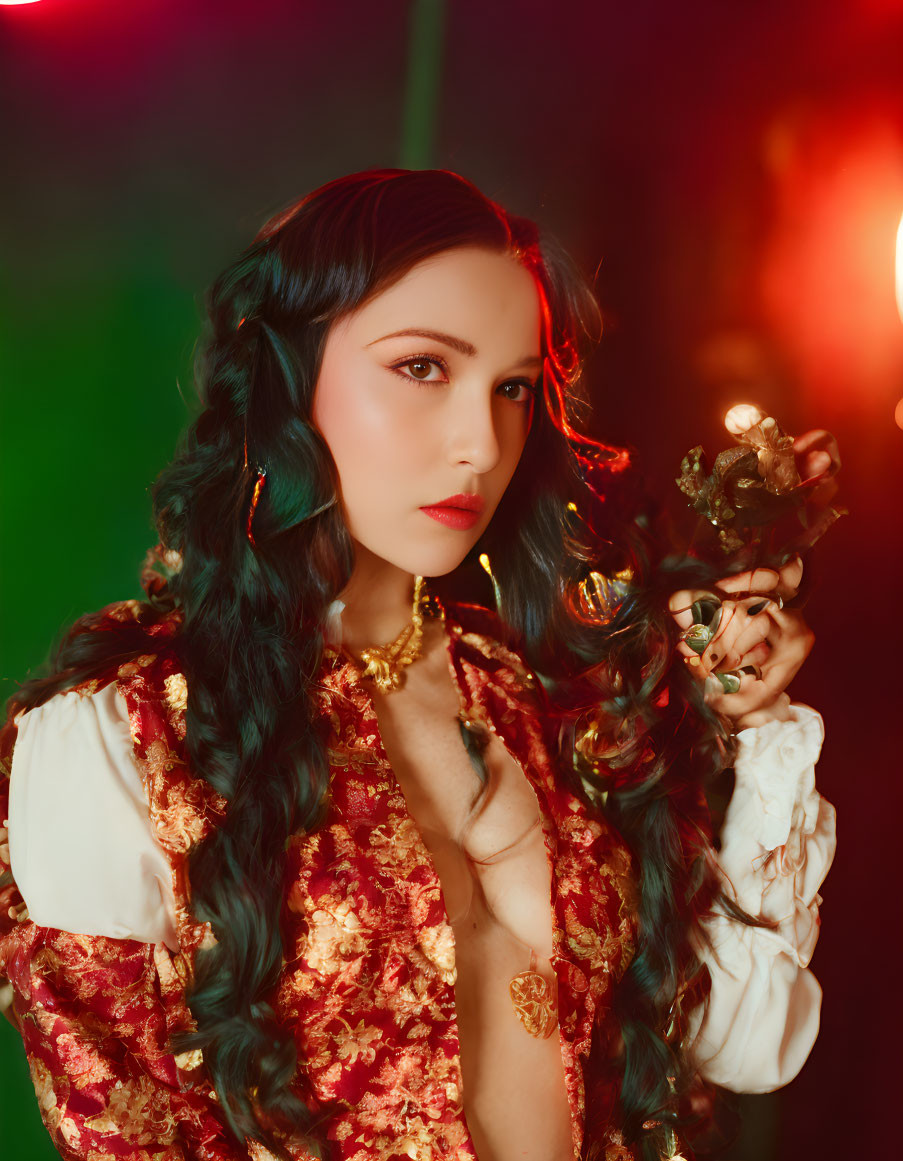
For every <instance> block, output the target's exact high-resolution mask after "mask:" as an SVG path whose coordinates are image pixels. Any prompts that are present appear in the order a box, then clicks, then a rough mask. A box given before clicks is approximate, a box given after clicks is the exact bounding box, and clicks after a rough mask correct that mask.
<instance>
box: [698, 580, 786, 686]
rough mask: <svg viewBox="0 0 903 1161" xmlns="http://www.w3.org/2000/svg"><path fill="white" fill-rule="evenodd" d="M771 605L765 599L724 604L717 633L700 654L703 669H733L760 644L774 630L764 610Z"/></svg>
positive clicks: (754, 598)
mask: <svg viewBox="0 0 903 1161" xmlns="http://www.w3.org/2000/svg"><path fill="white" fill-rule="evenodd" d="M771 604H773V601H772V599H771V598H769V597H765V598H762V597H759V596H758V595H757V596H754V597H747V598H745V599H744V600H742V601H725V602H724V604H723V605H722V607H721V621H720V623H719V626H718V630H717V632H716V633H715V634H714V636H713V637H712V640H711V641H710V642H709V643H708V645H707V647H706V648H705V650H704V651H703V653H702V660H703V663H704V665H705V668H706V669H707V670H708V671H709V672H711V671H712V670H714V669H716V668H724V669H734V668H735V667H736V666H737V664H738V663H739V661H740V658H741V657H742V656H743V655H744V653H746V652H748V651H749V650H750V649H753V648H754V647H755V646H756V645H757V644H759V642H760V641H763V640H764V639H765V638H766V637H767V636H768V634H769V632H770V631H771V630H772V629H773V628H774V624H773V622H772V621H771V620H770V619H769V618H768V617H767V616H766V615H765V610H766V609H767V608H768V607H769V606H770V605H771Z"/></svg>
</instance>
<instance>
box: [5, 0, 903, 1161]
mask: <svg viewBox="0 0 903 1161" xmlns="http://www.w3.org/2000/svg"><path fill="white" fill-rule="evenodd" d="M0 100H2V127H3V128H2V145H0V156H2V166H3V180H2V187H0V238H2V242H0V246H2V252H0V260H2V268H0V376H2V403H3V410H2V424H3V426H2V433H3V443H2V447H3V452H2V456H0V473H2V485H3V492H2V496H3V501H2V528H0V544H2V553H3V559H2V574H0V582H2V633H3V640H2V660H0V691H2V696H3V698H6V697H7V696H8V695H9V694H10V693H11V692H12V691H13V690H14V688H15V685H16V681H17V680H21V679H22V678H24V677H25V676H26V675H27V673H28V670H29V667H31V666H35V665H36V664H38V663H39V662H40V661H41V660H42V659H43V657H44V656H45V654H46V652H47V649H48V646H49V644H50V642H51V640H52V639H53V638H54V637H55V636H56V635H57V634H58V632H59V631H60V630H61V629H62V628H63V627H64V626H65V625H67V624H68V623H69V622H71V621H72V620H73V619H74V618H75V617H77V616H78V615H80V614H82V613H84V612H86V611H87V610H89V609H95V608H98V607H99V606H101V605H104V604H107V603H109V602H111V601H113V600H119V599H122V598H125V597H129V596H139V595H140V590H139V587H138V580H137V577H138V569H139V565H140V562H141V560H142V558H143V555H144V551H145V549H146V548H147V547H148V545H150V544H151V543H153V539H154V537H153V533H152V529H151V524H150V518H149V514H150V505H149V496H148V487H149V484H150V483H151V481H152V480H153V478H154V476H155V474H156V473H157V471H158V470H159V469H160V468H161V467H162V465H163V464H164V463H165V462H166V460H167V459H168V458H169V456H170V455H171V452H172V449H173V445H174V442H175V439H176V436H177V433H178V431H179V429H180V427H181V426H182V425H183V423H184V421H185V418H186V414H187V411H186V407H187V406H188V404H189V403H190V401H191V399H192V387H191V371H190V367H191V357H192V350H193V346H194V342H195V338H196V335H197V328H198V320H199V310H200V300H201V295H202V292H203V290H204V288H205V286H206V285H207V284H208V283H209V282H210V281H211V279H212V278H213V277H214V276H215V275H216V273H217V272H218V271H219V269H220V268H221V267H222V266H223V265H225V264H226V263H227V262H229V261H230V260H231V259H232V257H233V256H234V255H235V254H236V253H237V252H238V251H239V250H240V249H241V248H243V247H244V246H245V245H246V244H247V243H248V242H249V241H250V239H251V237H252V236H253V234H254V233H255V231H256V229H257V228H258V226H259V225H260V224H261V223H262V221H263V220H264V219H265V218H266V217H267V216H268V215H269V214H270V213H271V212H273V211H274V210H276V209H278V208H279V207H281V206H282V205H284V204H285V203H286V202H287V201H289V200H290V199H292V198H294V197H296V196H298V195H299V194H301V193H303V192H306V191H307V190H309V189H311V188H313V187H314V186H316V185H318V184H320V183H322V182H323V181H326V180H328V179H330V178H332V177H336V176H338V175H339V174H342V173H345V172H350V171H352V170H357V169H362V168H366V167H368V166H374V165H375V166H382V165H397V164H412V165H429V164H432V165H436V166H439V167H443V168H449V169H454V170H456V171H458V172H461V173H463V174H465V175H466V176H468V177H470V178H471V179H473V180H474V181H475V182H476V183H477V184H478V185H479V186H481V188H482V189H483V190H484V191H485V192H487V193H488V194H489V195H490V196H493V197H495V198H497V199H498V200H500V201H502V202H503V203H504V204H506V205H508V206H509V207H510V208H512V209H514V210H516V211H519V212H521V213H525V214H528V215H530V216H532V217H535V218H537V219H539V220H540V222H541V223H542V224H543V225H544V226H545V227H546V228H547V229H548V230H550V231H551V232H553V233H555V234H557V235H558V237H559V238H560V239H561V240H562V241H563V242H564V243H565V245H566V246H568V247H569V248H570V249H571V251H572V252H573V254H574V255H575V257H576V258H577V260H578V261H579V263H580V264H581V266H582V267H583V268H584V270H585V271H586V272H587V274H588V275H590V276H591V277H594V279H595V285H596V289H597V292H598V295H599V298H600V301H601V303H602V306H603V310H604V315H605V323H606V333H605V336H604V340H603V342H602V345H601V347H600V350H599V352H598V355H597V356H596V358H595V360H594V363H593V365H592V383H593V391H594V398H595V406H596V418H595V421H594V425H593V428H594V431H595V433H596V434H598V435H601V436H602V437H603V438H606V439H609V440H611V441H613V442H626V443H629V444H632V445H634V446H636V447H638V448H639V449H640V450H641V455H642V463H643V467H644V470H645V471H646V473H647V475H648V478H649V482H650V487H651V488H653V489H654V490H655V491H656V492H657V493H658V494H660V495H661V496H662V497H663V498H666V497H667V498H669V501H673V500H674V499H675V498H676V499H677V502H678V503H679V496H677V493H676V489H675V487H674V483H673V479H674V476H675V474H676V473H677V469H678V465H679V463H680V459H681V457H682V455H683V453H684V452H685V451H686V450H687V448H689V447H691V446H692V445H694V444H697V443H704V444H705V445H706V446H707V447H708V448H709V449H710V450H711V451H713V452H714V451H717V450H719V449H720V448H721V447H723V446H725V444H726V442H727V441H726V440H725V437H724V436H723V434H722V432H721V429H720V423H721V418H722V417H723V414H724V412H725V411H726V410H727V408H728V407H729V406H730V405H731V404H733V403H736V402H739V401H747V400H749V401H754V402H758V403H760V404H761V405H763V406H764V407H765V408H766V409H768V410H771V411H772V412H773V413H774V414H776V415H777V416H778V417H779V418H780V419H781V420H782V422H783V423H784V425H785V427H787V429H789V430H790V431H792V432H796V433H798V432H801V431H804V430H806V429H808V428H812V427H827V428H829V429H831V430H832V431H833V432H834V433H835V434H836V435H837V437H838V439H839V441H840V447H841V453H842V456H843V460H844V470H843V473H842V490H841V494H840V496H839V498H838V502H839V503H842V504H844V505H845V506H846V507H847V508H848V509H849V512H850V514H849V515H848V516H847V517H845V518H844V519H843V520H841V521H840V523H839V524H838V525H837V526H836V527H835V528H833V529H832V530H831V531H830V533H829V534H828V536H827V537H826V539H825V540H824V542H823V543H822V544H820V545H819V547H818V548H817V549H816V551H815V553H814V555H813V558H812V560H811V562H810V566H809V567H810V568H814V569H815V570H817V576H818V583H817V585H816V589H815V592H814V595H813V596H812V598H811V600H810V603H809V606H808V614H809V619H810V622H811V624H812V626H813V628H814V629H815V631H816V634H817V637H818V642H817V645H816V649H815V652H814V653H813V655H812V657H811V658H810V660H809V662H808V664H807V666H806V667H805V669H804V671H803V672H802V673H801V674H800V675H799V677H798V678H797V680H796V683H795V685H794V687H793V692H794V694H795V696H796V697H797V699H798V700H801V701H805V702H808V703H810V704H812V705H814V706H816V707H817V708H819V709H820V710H821V711H822V713H823V714H824V717H825V720H826V726H827V742H826V746H825V751H824V755H823V758H822V761H821V763H820V765H819V769H818V777H819V782H820V786H821V789H822V791H823V792H824V793H825V795H826V796H827V797H828V798H829V799H830V800H831V801H833V802H834V803H835V804H836V806H837V808H838V813H839V837H840V847H839V853H838V856H837V860H836V863H835V866H834V869H833V871H832V872H831V875H830V877H829V878H828V880H827V884H826V886H825V902H824V906H823V910H822V916H823V921H824V930H823V935H822V938H821V942H820V944H819V947H818V950H817V952H816V955H815V960H814V964H813V966H814V969H815V972H816V974H817V976H818V977H819V979H820V980H821V982H822V985H823V987H824V991H825V1004H824V1011H823V1020H822V1032H821V1035H820V1038H819V1041H818V1043H817V1044H816V1046H815V1049H814V1051H813V1053H812V1056H811V1058H810V1060H809V1062H808V1063H807V1065H806V1067H805V1069H804V1070H803V1072H802V1074H801V1075H800V1077H799V1078H798V1079H797V1080H795V1081H794V1082H793V1083H792V1084H791V1085H789V1086H788V1087H787V1088H786V1089H785V1090H783V1091H782V1092H780V1093H778V1094H774V1095H769V1096H762V1097H751V1098H744V1100H743V1102H742V1104H743V1106H744V1109H745V1127H744V1130H743V1133H742V1135H741V1137H740V1138H739V1139H738V1140H737V1141H736V1142H735V1144H734V1145H732V1146H731V1147H730V1148H729V1149H728V1150H727V1151H726V1152H725V1154H724V1157H725V1158H730V1159H731V1161H791V1159H792V1161H808V1159H810V1158H811V1159H812V1161H816V1159H818V1161H824V1159H829V1161H833V1159H835V1158H847V1157H852V1156H856V1157H876V1156H885V1155H890V1153H889V1147H890V1144H891V1142H892V1140H895V1139H896V1135H897V1130H895V1129H894V1127H893V1114H892V1108H893V1107H895V1102H896V1098H897V1088H898V1084H899V1078H900V1049H899V1045H900V1043H901V1031H903V1029H901V1016H900V1009H901V1005H900V1003H899V999H898V989H897V986H896V985H897V975H898V969H899V961H898V957H897V948H898V943H899V939H898V934H897V932H898V927H899V922H900V906H899V903H898V902H895V900H897V899H898V895H899V892H898V889H897V884H896V882H895V879H894V878H893V877H892V875H891V871H892V870H895V869H896V867H895V866H893V865H892V864H893V863H895V862H896V859H895V858H894V857H893V856H892V851H893V850H894V849H899V848H900V845H901V826H900V818H901V805H903V804H901V790H900V777H899V775H900V766H901V763H900V758H899V756H898V754H899V740H898V735H899V733H900V726H899V723H900V719H901V709H900V691H899V681H900V678H899V673H898V664H899V658H900V653H901V644H903V640H901V637H903V635H901V631H900V623H901V612H900V592H901V579H903V569H901V535H900V533H901V522H900V516H899V502H900V498H901V483H903V456H901V446H903V431H901V429H900V427H899V426H897V424H896V423H895V408H896V409H897V417H898V420H899V422H900V423H901V424H903V406H898V403H899V401H900V400H901V399H903V319H901V315H900V313H899V311H898V307H897V305H896V302H895V284H894V262H895V241H896V234H897V228H898V224H899V223H900V220H901V215H903V3H901V0H858V2H852V0H851V2H848V3H838V2H835V0H818V2H817V3H816V2H803V3H796V2H793V0H783V2H778V0H760V2H758V3H740V2H735V0H718V2H693V0H690V2H689V3H685V4H673V3H665V2H664V0H658V2H650V0H633V2H632V3H631V4H629V5H628V4H618V5H616V4H604V3H603V4H600V3H568V2H559V3H558V4H554V5H553V4H550V3H548V2H546V3H539V2H538V0H525V2H516V0H494V2H493V3H491V4H489V3H486V2H485V0H483V2H477V0H449V2H448V3H446V4H445V5H444V7H443V6H442V5H441V4H439V3H438V2H437V0H420V2H419V3H416V4H408V3H402V2H400V0H399V2H383V3H380V4H374V3H373V2H372V0H370V2H364V0H344V2H343V3H335V4H331V5H325V4H314V3H311V2H307V0H254V3H250V2H248V0H245V2H244V3H239V2H237V0H128V2H125V0H123V2H120V3H114V2H113V0H91V2H89V0H84V2H82V0H39V2H37V3H30V4H26V5H20V6H16V5H9V4H4V5H0ZM897 261H898V262H903V259H901V258H898V259H897ZM901 277H903V276H901ZM901 309H903V308H901ZM0 1024H2V1025H3V1026H2V1027H0V1156H2V1158H3V1159H4V1161H6V1159H7V1158H9V1159H10V1161H12V1159H16V1161H18V1159H20V1158H23V1159H27V1161H31V1159H32V1158H34V1159H36V1161H39V1159H46V1158H51V1157H53V1156H55V1155H56V1154H55V1152H54V1151H53V1149H52V1147H51V1146H50V1143H49V1138H48V1137H47V1135H46V1133H45V1132H44V1130H43V1127H42V1126H41V1124H40V1121H39V1117H38V1112H37V1106H36V1102H35V1100H34V1096H33V1093H32V1090H31V1087H30V1082H29V1080H28V1074H27V1070H26V1068H25V1064H24V1059H23V1054H22V1049H21V1043H20V1042H19V1041H18V1039H17V1037H16V1035H15V1034H14V1032H13V1031H12V1029H11V1028H9V1027H8V1026H7V1025H6V1024H5V1022H3V1021H0Z"/></svg>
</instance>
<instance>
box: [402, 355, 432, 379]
mask: <svg viewBox="0 0 903 1161" xmlns="http://www.w3.org/2000/svg"><path fill="white" fill-rule="evenodd" d="M434 365H435V364H433V363H431V362H430V361H429V359H413V360H412V361H411V362H410V363H405V366H406V367H408V368H409V369H410V372H411V374H412V375H413V376H414V378H415V379H427V378H428V377H429V373H430V371H431V370H432V369H433V367H434Z"/></svg>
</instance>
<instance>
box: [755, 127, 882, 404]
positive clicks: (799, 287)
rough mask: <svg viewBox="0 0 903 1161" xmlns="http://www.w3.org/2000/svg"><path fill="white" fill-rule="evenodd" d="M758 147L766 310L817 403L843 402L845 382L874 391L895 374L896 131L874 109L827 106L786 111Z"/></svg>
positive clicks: (846, 392)
mask: <svg viewBox="0 0 903 1161" xmlns="http://www.w3.org/2000/svg"><path fill="white" fill-rule="evenodd" d="M766 145H767V157H766V160H767V162H768V165H769V169H770V172H771V177H772V181H773V195H774V196H773V200H772V206H773V216H772V222H771V229H770V231H769V235H768V236H767V238H766V239H765V243H764V245H763V247H762V267H761V282H760V287H761V293H762V305H763V307H764V314H765V317H766V318H767V319H768V321H769V323H770V325H771V327H772V329H773V332H774V334H775V336H776V337H777V339H778V340H779V342H780V344H781V346H782V348H783V350H784V351H785V352H786V354H787V355H788V357H789V361H790V363H791V365H792V366H793V367H794V369H795V371H796V374H797V376H798V379H799V381H800V383H801V384H803V385H804V386H805V388H806V390H807V391H811V392H812V394H813V395H817V396H818V398H819V399H820V400H824V399H828V400H830V399H835V400H839V399H840V398H848V396H849V392H850V391H851V390H853V389H854V388H853V385H854V384H855V390H856V391H864V392H868V393H870V394H872V395H875V396H877V395H880V394H883V393H884V392H885V391H887V390H888V388H889V387H890V385H891V384H894V386H896V384H898V383H899V382H900V380H901V373H903V336H901V332H900V316H899V315H898V313H897V309H896V308H897V302H896V301H895V293H894V266H893V261H894V258H893V251H892V246H893V242H894V239H895V237H896V234H897V227H898V225H899V222H900V209H901V206H903V134H901V132H900V129H899V127H898V126H897V124H896V123H895V122H894V121H893V120H892V119H891V118H890V117H889V116H888V115H887V114H886V112H885V111H884V110H883V109H878V108H870V107H863V108H862V109H855V108H851V109H849V110H848V111H847V112H846V113H844V112H843V111H842V110H839V109H834V108H832V109H828V108H825V109H824V110H823V111H822V112H819V113H815V112H813V113H811V115H809V116H807V117H804V116H802V115H800V116H799V117H796V118H794V117H793V116H792V115H791V114H790V113H787V114H786V115H783V116H782V117H781V118H780V119H778V120H777V121H776V123H775V125H774V126H773V127H772V129H771V132H770V134H769V136H768V138H767V141H766ZM900 260H901V259H899V258H898V259H897V261H898V263H899V261H900ZM897 269H898V270H899V266H898V267H897ZM898 278H899V276H898ZM897 285H898V287H899V281H898V283H897ZM899 293H900V292H899V290H897V295H896V297H897V298H899Z"/></svg>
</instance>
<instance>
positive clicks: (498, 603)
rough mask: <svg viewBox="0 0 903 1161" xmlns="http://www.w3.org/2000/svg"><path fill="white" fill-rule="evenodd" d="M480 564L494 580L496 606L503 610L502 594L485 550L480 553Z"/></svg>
mask: <svg viewBox="0 0 903 1161" xmlns="http://www.w3.org/2000/svg"><path fill="white" fill-rule="evenodd" d="M480 564H481V565H482V566H483V568H484V570H485V572H486V574H487V576H488V577H489V579H490V580H491V581H492V591H493V593H494V594H495V607H496V609H498V610H501V606H502V595H501V593H500V592H499V586H498V583H497V582H496V579H495V577H494V576H493V575H492V566H491V565H490V563H489V557H488V556H487V555H486V553H485V552H481V553H480Z"/></svg>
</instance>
